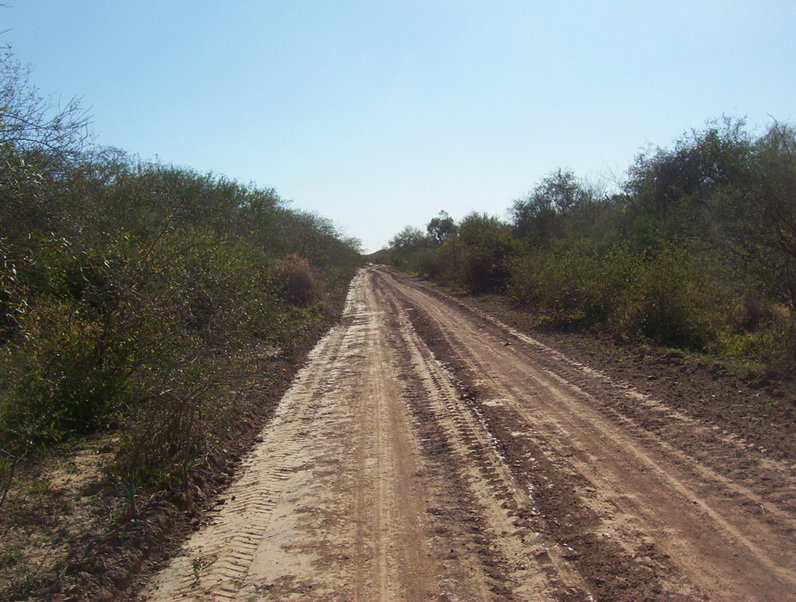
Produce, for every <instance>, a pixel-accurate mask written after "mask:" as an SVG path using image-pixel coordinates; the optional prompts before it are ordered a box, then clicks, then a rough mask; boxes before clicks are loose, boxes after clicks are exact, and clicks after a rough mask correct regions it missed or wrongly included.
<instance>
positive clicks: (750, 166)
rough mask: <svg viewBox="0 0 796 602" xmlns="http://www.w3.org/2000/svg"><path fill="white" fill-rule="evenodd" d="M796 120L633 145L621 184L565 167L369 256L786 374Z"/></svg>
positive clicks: (794, 340)
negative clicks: (495, 213) (491, 212)
mask: <svg viewBox="0 0 796 602" xmlns="http://www.w3.org/2000/svg"><path fill="white" fill-rule="evenodd" d="M794 153H796V130H794V128H793V127H792V126H790V125H787V124H781V123H774V124H773V125H771V126H770V128H769V129H768V130H767V131H765V132H764V133H762V134H760V135H754V134H752V133H750V132H749V131H748V129H747V128H746V127H745V125H744V123H743V122H742V121H739V120H734V119H722V120H720V121H717V122H713V123H709V124H708V125H707V126H706V127H705V128H703V129H701V130H699V131H692V132H690V133H688V134H686V135H684V136H683V137H682V138H680V139H679V140H677V141H676V142H675V143H674V145H673V146H672V147H671V148H658V149H655V150H651V151H648V152H645V153H642V154H640V155H639V156H638V157H637V158H636V159H635V161H634V162H633V164H632V165H630V167H629V169H628V171H627V177H626V179H625V181H624V182H623V183H622V184H621V186H620V187H619V190H618V192H615V193H611V194H607V193H606V192H605V191H604V190H601V189H600V188H598V187H595V186H593V185H590V184H589V183H588V182H586V181H584V180H582V179H580V178H578V177H577V176H576V175H575V174H574V173H572V172H571V171H568V170H563V169H559V170H556V171H554V172H553V173H551V174H550V175H549V176H547V177H545V178H543V179H542V181H541V182H539V183H538V184H537V185H536V186H535V187H534V188H533V190H531V192H530V193H529V194H528V195H527V196H526V197H524V198H521V199H519V200H517V201H515V202H514V203H513V205H512V206H511V208H510V210H509V215H510V217H509V219H507V220H501V219H498V218H495V217H491V216H488V215H484V214H477V213H473V214H471V215H468V216H466V217H465V218H464V219H462V220H461V221H460V222H455V221H454V220H453V219H452V218H450V217H449V216H448V215H447V214H446V213H445V212H441V213H440V214H439V215H438V216H437V217H434V218H433V219H431V220H430V221H429V223H428V224H427V227H426V231H425V232H423V231H421V230H419V229H417V228H414V227H411V226H407V227H406V228H405V229H404V230H402V231H401V232H400V233H398V234H397V235H396V236H395V238H393V239H392V241H390V245H389V247H388V248H386V249H384V250H382V251H380V252H379V253H377V254H376V256H375V257H374V260H376V261H382V262H387V263H391V264H393V265H395V266H396V267H398V268H400V269H403V270H406V271H409V272H412V273H416V274H418V275H421V276H424V277H427V278H431V279H433V280H436V281H438V282H441V283H445V284H448V285H451V286H454V287H456V288H459V289H461V290H464V291H467V292H470V293H475V294H481V293H497V294H500V295H504V296H506V297H507V298H509V299H510V300H511V301H512V302H513V304H515V305H516V306H518V307H522V308H525V309H527V310H528V311H531V312H534V313H535V314H536V315H537V317H538V320H539V322H540V324H548V325H551V326H555V327H559V328H567V329H572V328H578V329H582V328H599V329H602V330H604V331H607V332H609V333H611V334H613V335H614V336H615V337H616V338H617V339H620V340H627V341H646V342H651V343H655V344H660V345H663V346H667V347H671V348H678V349H684V350H691V351H696V352H700V353H708V354H712V355H714V356H717V357H721V358H722V359H723V360H725V361H728V362H729V363H731V364H734V365H735V366H736V368H737V369H738V370H740V371H741V372H743V373H746V374H747V375H762V374H764V373H766V372H772V373H776V374H779V375H786V376H787V375H792V374H794V373H796V156H795V155H794Z"/></svg>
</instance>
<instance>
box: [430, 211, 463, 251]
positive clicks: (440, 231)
mask: <svg viewBox="0 0 796 602" xmlns="http://www.w3.org/2000/svg"><path fill="white" fill-rule="evenodd" d="M426 232H428V238H429V240H430V241H431V242H432V243H434V244H438V245H441V244H442V243H443V242H445V239H447V238H448V237H449V236H450V235H451V234H454V233H455V232H456V224H455V223H454V221H453V218H452V217H451V216H450V215H448V213H447V211H440V212H439V216H438V217H435V218H432V220H431V221H430V222H428V225H427V226H426Z"/></svg>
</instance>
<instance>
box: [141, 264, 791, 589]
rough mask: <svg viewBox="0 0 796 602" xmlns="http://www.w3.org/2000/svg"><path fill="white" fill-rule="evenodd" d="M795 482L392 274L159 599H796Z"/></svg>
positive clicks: (313, 370) (362, 283) (311, 376)
mask: <svg viewBox="0 0 796 602" xmlns="http://www.w3.org/2000/svg"><path fill="white" fill-rule="evenodd" d="M795 491H796V467H794V466H791V465H788V464H786V463H784V462H782V461H779V460H776V459H772V458H770V457H768V456H767V455H766V452H765V450H761V449H758V448H756V447H754V446H752V445H751V444H749V443H747V442H746V441H744V440H743V439H742V438H740V437H738V436H736V435H734V434H733V433H729V432H726V431H723V430H722V429H720V428H718V427H716V426H714V425H710V424H705V423H702V422H700V421H698V420H696V419H694V418H691V417H689V416H687V415H685V414H683V413H681V412H678V411H676V410H674V409H672V408H669V407H667V406H666V404H664V403H663V402H661V401H658V400H656V399H655V398H654V397H652V396H649V395H645V394H642V393H639V392H638V391H637V390H635V389H633V388H632V387H630V386H629V385H627V384H623V383H620V382H614V381H613V380H612V379H610V378H609V377H608V376H606V375H605V374H603V373H601V372H599V371H596V370H593V369H591V368H589V367H588V366H586V365H583V364H580V363H578V362H575V361H574V360H572V359H570V358H568V357H567V356H565V355H563V354H561V353H559V352H557V351H555V350H554V349H551V348H549V347H547V346H545V345H543V344H541V343H540V342H538V341H536V340H534V339H533V338H531V337H529V336H527V335H523V334H521V333H519V332H517V331H514V330H512V329H511V328H509V327H507V326H505V325H503V324H501V323H500V322H498V321H497V320H495V319H494V318H492V317H490V316H488V315H485V314H482V313H480V312H478V311H476V310H473V309H471V308H468V307H466V306H462V305H461V304H460V303H459V302H458V301H456V300H454V299H451V298H449V297H446V296H445V295H443V294H441V293H439V292H436V291H435V290H433V289H431V288H430V287H426V286H424V285H423V284H422V283H418V282H415V281H412V280H409V279H407V278H405V277H403V276H400V275H398V274H396V273H393V272H391V271H389V270H387V269H385V268H380V267H375V266H374V267H369V268H367V269H364V270H362V271H360V272H359V274H358V275H357V276H356V278H355V280H354V282H353V283H352V287H351V291H350V292H349V297H348V301H347V304H346V309H345V313H344V316H343V319H342V322H341V324H340V325H339V326H337V327H336V328H334V329H333V330H332V331H330V333H329V334H328V335H327V336H326V337H325V338H324V339H323V340H322V341H321V342H320V343H319V344H318V346H317V347H316V348H315V349H314V350H313V351H312V353H311V354H310V356H309V358H308V361H307V364H306V366H305V367H304V368H303V369H302V371H301V372H300V373H299V376H298V377H297V379H296V381H295V382H294V384H293V386H292V387H291V389H290V391H289V392H288V393H287V394H286V396H285V397H284V399H283V400H282V402H281V404H280V406H279V409H278V410H277V414H276V416H275V418H274V419H273V421H272V422H271V423H270V424H269V425H268V426H267V427H266V429H265V430H264V431H263V433H262V441H261V442H260V443H259V444H258V445H257V447H256V448H255V449H254V450H253V451H252V453H251V454H250V455H249V456H248V458H247V459H246V460H245V462H244V466H243V468H242V471H241V474H240V476H239V478H238V480H237V481H236V482H235V483H234V484H233V485H232V486H231V487H230V489H229V490H228V491H227V492H226V494H225V495H224V496H223V500H221V501H220V503H219V505H218V507H217V508H216V511H215V512H214V513H213V514H212V515H211V516H209V517H208V519H207V524H206V525H205V526H204V527H203V528H202V529H200V530H199V531H197V532H196V533H195V534H194V535H193V537H192V538H190V539H189V540H188V541H187V542H186V544H185V546H184V548H183V550H182V552H181V553H180V554H179V555H178V556H176V557H175V558H174V559H173V560H172V562H171V563H170V564H169V565H168V566H167V567H165V568H164V569H163V570H162V571H161V572H160V573H158V574H157V575H156V576H155V578H154V579H153V580H152V581H151V583H150V584H149V585H148V587H147V588H146V589H145V590H144V592H143V593H142V594H141V597H142V598H144V599H151V600H179V599H186V600H195V599H200V600H202V599H204V600H224V599H236V600H261V599H314V600H317V599H345V600H347V599H351V600H374V599H380V600H397V599H406V600H424V599H440V600H483V599H519V600H546V599H572V600H584V599H589V598H590V597H591V598H597V599H639V598H663V599H687V600H692V599H716V600H749V599H761V600H763V599H768V600H789V599H796V552H795V548H796V546H795V545H794V534H796V501H795V500H794V492H795Z"/></svg>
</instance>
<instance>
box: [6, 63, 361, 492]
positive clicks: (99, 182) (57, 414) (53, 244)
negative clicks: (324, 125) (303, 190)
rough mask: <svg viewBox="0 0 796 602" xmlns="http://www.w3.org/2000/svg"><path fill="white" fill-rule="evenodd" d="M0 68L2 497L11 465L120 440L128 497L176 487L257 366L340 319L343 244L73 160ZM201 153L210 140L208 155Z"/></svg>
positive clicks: (85, 150) (250, 206) (258, 209)
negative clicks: (40, 451)
mask: <svg viewBox="0 0 796 602" xmlns="http://www.w3.org/2000/svg"><path fill="white" fill-rule="evenodd" d="M85 139H86V118H85V115H84V114H83V113H82V111H81V109H80V108H79V106H78V105H77V104H76V103H70V104H69V105H67V107H66V108H64V109H61V110H60V111H56V112H54V113H53V112H51V111H50V108H49V106H48V105H47V103H46V102H45V101H43V100H42V99H41V97H40V96H39V95H38V94H37V92H36V90H35V89H33V88H32V87H31V86H30V85H29V84H28V81H27V72H26V70H25V69H24V68H23V67H22V66H21V65H20V64H19V63H18V62H17V61H16V60H15V59H14V57H13V56H12V55H11V53H10V52H6V53H5V54H4V55H3V56H2V57H1V58H0V493H2V487H3V485H4V482H3V478H6V477H7V476H8V475H9V474H10V470H11V465H12V464H13V462H15V461H16V460H18V459H19V458H20V457H22V456H24V455H26V454H29V453H30V452H31V451H32V450H35V449H37V448H41V447H45V446H49V445H51V444H53V443H57V442H61V441H64V440H66V439H69V438H73V437H76V436H80V435H84V434H87V433H96V432H105V431H113V432H116V433H118V435H119V437H118V446H119V453H118V458H117V461H116V463H115V465H114V467H112V470H114V471H116V473H117V475H118V476H119V478H120V479H122V480H123V481H124V482H125V483H126V484H127V485H128V486H129V487H130V488H131V490H134V489H135V488H136V487H137V486H138V485H140V484H142V483H152V484H156V483H167V482H170V481H173V480H174V479H175V478H184V477H185V475H186V472H187V471H188V470H189V469H190V467H191V466H192V465H193V463H194V462H195V461H197V460H198V459H201V458H203V457H205V456H206V455H207V454H208V453H209V451H210V450H211V449H212V447H213V445H215V444H216V443H217V442H218V441H220V440H223V438H224V433H225V432H226V429H227V428H228V427H230V425H232V424H233V423H234V421H235V420H236V419H238V418H239V417H240V415H241V413H242V412H243V411H244V410H245V404H244V402H247V403H248V402H250V400H247V399H246V396H245V395H244V393H245V390H246V387H247V386H249V385H251V384H252V382H254V383H256V385H257V386H262V385H263V384H266V385H267V383H262V382H259V381H258V374H260V373H261V372H260V368H261V367H262V366H263V365H265V364H267V362H268V361H270V359H271V358H273V357H279V356H281V357H285V356H289V355H290V353H291V352H292V350H293V349H294V348H296V347H297V346H301V345H306V343H307V340H308V339H310V338H312V337H313V336H316V334H317V332H318V330H319V329H320V328H322V327H323V325H324V324H328V323H329V321H330V318H332V317H333V315H334V314H336V313H337V312H338V310H339V308H340V307H341V305H342V301H343V297H344V295H345V291H346V289H347V286H348V283H349V281H350V279H351V277H352V275H353V273H354V270H355V268H356V266H357V265H358V263H359V261H360V254H359V244H358V242H357V241H355V240H351V239H346V238H344V237H342V236H341V235H340V234H339V232H338V231H337V230H336V229H335V228H334V227H333V226H332V224H331V223H330V222H328V221H327V220H325V219H323V218H320V217H318V216H316V215H313V214H310V213H305V212H302V211H298V210H295V209H291V208H289V207H288V206H287V205H286V204H285V203H284V202H283V201H281V200H280V198H279V197H278V196H277V194H276V193H275V192H274V191H273V190H270V189H260V188H255V187H252V186H244V185H241V184H239V183H236V182H234V181H230V180H227V179H225V178H223V177H216V176H212V175H202V174H198V173H196V172H194V171H191V170H190V169H185V168H177V167H171V166H166V165H162V164H157V163H142V162H140V161H137V160H134V159H132V158H130V157H129V156H127V155H125V154H124V153H123V152H121V151H117V150H112V149H92V148H89V147H88V146H87V145H85V144H84V143H85ZM208 144H211V142H208Z"/></svg>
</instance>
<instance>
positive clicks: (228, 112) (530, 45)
mask: <svg viewBox="0 0 796 602" xmlns="http://www.w3.org/2000/svg"><path fill="white" fill-rule="evenodd" d="M5 4H6V6H5V7H4V8H3V7H0V31H4V33H2V35H1V36H0V41H2V42H5V43H9V44H11V46H12V48H13V50H14V52H15V54H16V56H17V58H18V59H19V60H21V61H22V62H24V63H29V64H30V65H31V66H32V68H33V74H32V81H33V83H34V84H35V85H36V86H38V88H39V89H40V91H41V92H42V93H43V94H44V95H45V96H48V97H50V96H52V98H53V99H54V100H56V101H57V100H58V98H61V99H68V98H71V97H73V96H78V97H81V98H82V102H83V105H84V106H86V107H87V108H89V110H90V113H91V115H92V117H93V118H92V121H93V125H92V129H93V131H94V133H95V135H96V142H97V143H98V144H102V145H110V146H116V147H119V148H122V149H124V150H127V151H129V152H131V153H134V154H137V155H139V156H141V157H142V158H144V159H154V158H156V157H157V158H159V159H160V160H161V161H163V162H166V163H171V164H175V165H181V166H189V167H192V168H194V169H196V170H198V171H200V172H208V171H212V172H214V173H217V174H223V175H225V176H228V177H231V178H234V179H237V180H240V181H242V182H245V183H248V182H253V183H255V184H257V185H260V186H264V187H274V188H276V190H277V192H278V193H279V194H280V196H282V197H283V198H284V199H286V200H290V201H292V203H293V205H294V206H295V207H298V208H301V209H305V210H309V211H315V212H317V213H319V214H321V215H323V216H326V217H329V218H331V219H332V220H333V221H334V222H335V223H336V224H337V225H338V226H339V227H340V228H341V229H342V230H343V231H344V232H345V233H346V234H347V235H349V236H355V237H357V238H360V239H361V240H362V241H363V243H364V246H365V248H366V249H367V250H369V251H372V250H376V249H378V248H379V247H381V246H383V245H384V244H386V243H387V241H388V240H389V239H390V238H391V237H392V236H393V235H394V234H396V233H397V232H398V231H399V230H400V229H401V228H402V227H403V226H405V225H407V224H411V225H415V226H418V227H421V228H422V227H424V224H426V223H427V222H428V221H429V219H431V218H432V217H433V216H434V215H436V214H437V212H438V211H440V210H442V209H445V210H447V211H448V212H449V213H450V214H451V215H452V216H453V217H455V218H457V219H458V218H461V217H463V216H464V215H466V214H467V213H469V212H470V211H481V212H487V213H489V214H493V215H499V216H505V215H506V211H507V209H508V208H509V207H510V205H511V203H512V201H513V200H515V199H517V198H520V197H522V196H523V195H525V194H526V193H527V192H528V191H529V190H530V189H531V188H533V186H534V185H535V184H536V183H537V182H538V181H539V180H540V179H541V178H542V177H543V176H545V175H546V174H548V173H549V172H551V171H553V170H554V169H556V168H558V167H567V168H571V169H573V170H574V171H575V172H576V173H577V174H578V175H580V176H582V177H586V178H589V179H591V180H593V181H600V180H606V181H608V182H610V181H611V179H612V178H613V179H615V178H621V177H622V176H623V174H624V171H625V170H626V168H627V167H628V165H629V164H630V162H631V161H632V160H633V157H634V156H635V155H636V154H637V153H638V152H639V150H641V149H643V148H645V147H647V146H648V145H652V146H669V145H670V144H671V143H672V142H673V141H674V140H675V139H676V138H677V137H678V136H679V135H681V134H682V133H683V132H685V131H687V130H690V129H692V128H700V127H702V126H703V125H704V123H705V122H706V121H707V120H709V119H711V118H717V117H721V116H722V115H723V114H724V115H730V116H736V117H745V118H747V120H748V123H749V124H750V127H752V128H753V129H754V128H762V127H765V126H766V124H768V123H770V122H771V117H769V116H773V117H775V118H776V119H777V120H779V121H784V122H790V123H793V122H794V118H795V117H796V115H794V108H795V107H796V103H795V102H794V101H796V77H794V73H795V72H796V2H794V1H793V0H787V1H776V2H775V1H766V0H755V1H737V2H733V1H731V0H727V1H722V2H719V1H701V0H690V1H688V2H681V1H678V0H668V1H666V2H661V1H657V2H651V1H641V0H639V1H629V0H627V1H618V0H617V1H612V0H605V1H602V2H596V1H591V2H586V1H578V0H571V1H567V2H562V1H550V2H541V1H538V2H535V1H524V2H518V1H501V0H491V1H489V2H487V1H470V0H438V1H419V0H418V1H401V0H394V1H390V2H387V1H381V0H378V1H377V0H373V1H356V2H355V1H348V0H336V1H323V0H314V1H309V0H279V1H276V0H274V1H267V0H259V1H255V0H246V1H244V0H241V1H237V0H228V1H224V2H219V1H218V0H214V1H206V0H192V1H188V0H135V1H134V0H127V1H122V0H6V2H5Z"/></svg>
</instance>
